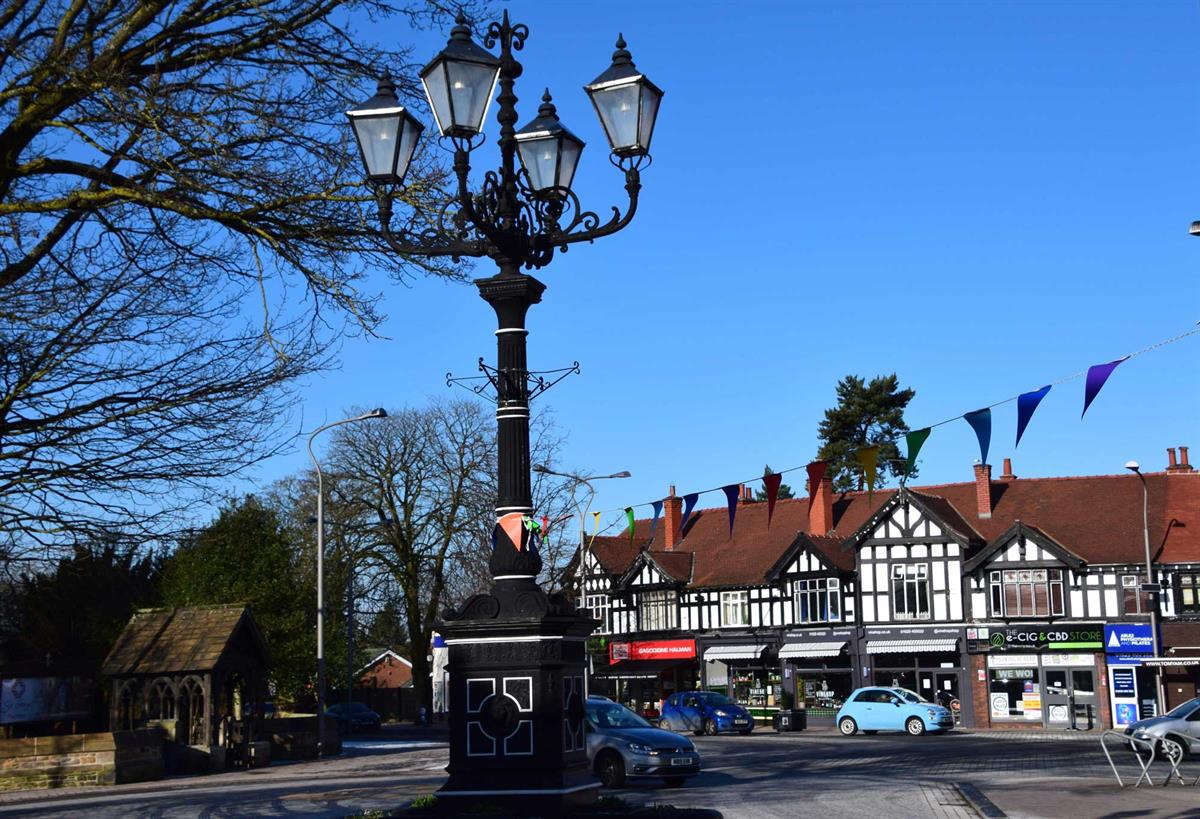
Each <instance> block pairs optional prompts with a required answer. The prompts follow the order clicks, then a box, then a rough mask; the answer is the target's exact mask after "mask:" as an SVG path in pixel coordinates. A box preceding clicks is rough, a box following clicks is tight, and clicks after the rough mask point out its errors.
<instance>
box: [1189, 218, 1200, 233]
mask: <svg viewBox="0 0 1200 819" xmlns="http://www.w3.org/2000/svg"><path fill="white" fill-rule="evenodd" d="M1188 234H1189V235H1191V236H1200V221H1197V222H1192V226H1191V227H1189V228H1188Z"/></svg>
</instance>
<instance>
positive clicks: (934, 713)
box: [926, 708, 939, 719]
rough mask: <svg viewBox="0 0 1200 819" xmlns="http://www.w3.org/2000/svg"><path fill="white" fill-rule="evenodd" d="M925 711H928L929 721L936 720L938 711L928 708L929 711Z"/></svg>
mask: <svg viewBox="0 0 1200 819" xmlns="http://www.w3.org/2000/svg"><path fill="white" fill-rule="evenodd" d="M926 710H927V711H928V713H929V718H930V719H937V716H938V713H939V712H938V711H936V710H934V709H933V708H929V709H926Z"/></svg>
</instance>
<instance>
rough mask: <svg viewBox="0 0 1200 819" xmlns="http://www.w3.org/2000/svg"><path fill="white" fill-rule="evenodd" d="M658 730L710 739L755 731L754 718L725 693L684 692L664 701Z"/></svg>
mask: <svg viewBox="0 0 1200 819" xmlns="http://www.w3.org/2000/svg"><path fill="white" fill-rule="evenodd" d="M658 727H660V728H663V729H665V730H668V731H692V732H693V733H696V734H709V735H710V736H711V735H715V734H719V733H721V732H723V731H737V732H738V733H740V734H748V733H750V732H751V731H753V730H754V717H752V716H751V715H750V712H749V711H747V710H746V709H745V708H743V707H742V706H740V705H738V704H737V703H735V702H733V701H732V700H730V699H729V698H728V697H726V696H725V695H724V694H718V693H717V692H715V691H681V692H679V693H678V694H672V695H671V696H669V697H667V698H666V700H664V701H663V709H662V717H661V718H660V719H659V720H658Z"/></svg>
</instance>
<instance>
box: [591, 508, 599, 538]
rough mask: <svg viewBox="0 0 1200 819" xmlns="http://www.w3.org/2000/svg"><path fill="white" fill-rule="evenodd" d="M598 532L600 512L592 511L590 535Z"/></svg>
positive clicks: (593, 535)
mask: <svg viewBox="0 0 1200 819" xmlns="http://www.w3.org/2000/svg"><path fill="white" fill-rule="evenodd" d="M598 534H600V513H599V512H592V537H593V538H594V537H595V536H596V535H598Z"/></svg>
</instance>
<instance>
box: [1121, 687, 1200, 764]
mask: <svg viewBox="0 0 1200 819" xmlns="http://www.w3.org/2000/svg"><path fill="white" fill-rule="evenodd" d="M1125 734H1126V735H1127V736H1132V737H1135V738H1136V739H1143V740H1147V741H1150V742H1158V743H1160V750H1161V742H1162V740H1171V741H1173V742H1176V743H1178V744H1179V745H1180V746H1181V747H1182V748H1183V752H1184V753H1185V754H1195V753H1200V697H1197V698H1196V699H1192V700H1188V701H1187V702H1185V703H1182V704H1180V705H1177V706H1175V707H1174V708H1172V709H1171V710H1170V711H1168V712H1167V713H1165V714H1163V715H1162V716H1161V717H1150V718H1148V719H1140V720H1138V721H1137V722H1135V723H1133V724H1132V725H1130V726H1129V727H1128V728H1126V729H1125ZM1167 747H1169V745H1168V746H1167Z"/></svg>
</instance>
